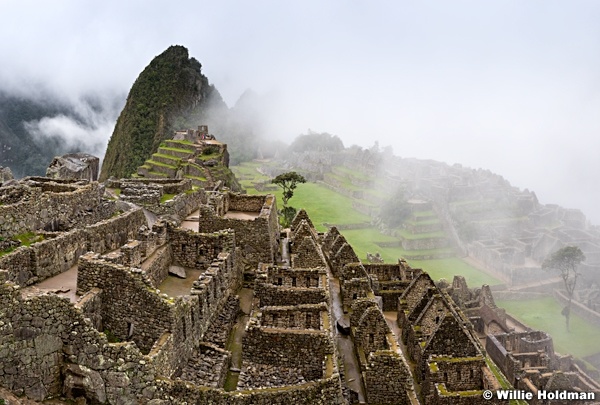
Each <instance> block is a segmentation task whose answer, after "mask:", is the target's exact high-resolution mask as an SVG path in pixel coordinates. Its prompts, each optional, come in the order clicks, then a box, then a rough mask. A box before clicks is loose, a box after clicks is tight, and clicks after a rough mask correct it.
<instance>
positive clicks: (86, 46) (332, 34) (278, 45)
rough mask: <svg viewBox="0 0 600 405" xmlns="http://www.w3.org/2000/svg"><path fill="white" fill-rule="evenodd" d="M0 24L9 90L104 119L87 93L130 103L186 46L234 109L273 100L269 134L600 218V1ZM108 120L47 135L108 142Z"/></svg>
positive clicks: (130, 4)
mask: <svg viewBox="0 0 600 405" xmlns="http://www.w3.org/2000/svg"><path fill="white" fill-rule="evenodd" d="M175 4H176V5H175ZM0 15H1V16H2V24H0V35H1V38H2V40H1V41H0V60H1V61H2V62H1V65H0V87H2V88H4V89H8V90H10V91H12V92H19V93H21V94H34V95H36V97H48V95H58V96H60V97H61V98H62V99H63V100H66V101H68V102H70V103H73V104H74V105H77V106H78V108H80V110H81V111H84V113H86V114H92V115H93V114H94V113H93V112H90V111H88V109H87V107H86V105H85V103H82V97H84V96H89V95H90V94H94V95H96V96H98V97H99V98H100V99H103V98H106V99H110V98H111V97H114V96H115V95H120V96H122V97H124V96H125V95H126V94H127V92H128V90H129V88H130V87H131V85H132V84H133V82H134V80H135V78H136V77H137V76H138V74H139V73H140V72H141V71H142V70H143V69H144V67H145V66H146V65H147V64H148V63H149V62H150V60H151V59H152V58H153V57H154V56H156V55H158V54H160V53H161V52H163V51H164V50H165V49H166V48H167V47H168V46H170V45H174V44H180V45H184V46H186V47H187V48H188V49H189V51H190V55H191V56H194V57H196V58H197V59H198V60H199V61H200V62H201V63H202V65H203V72H204V74H205V75H206V76H207V77H208V78H209V80H210V81H211V82H212V83H213V84H215V86H216V87H217V89H218V90H219V91H220V93H221V94H222V95H223V97H224V99H225V101H226V102H227V103H228V105H230V106H232V105H233V104H234V103H235V102H236V100H237V98H238V97H239V96H240V95H241V94H242V93H243V92H244V91H245V90H246V89H248V88H251V89H253V90H255V91H256V92H257V93H259V94H261V95H265V96H267V97H268V98H269V99H270V100H276V102H272V105H274V106H276V108H275V107H274V108H273V115H272V120H271V122H270V123H269V126H268V128H269V135H270V136H273V137H279V138H281V139H284V140H288V141H289V140H291V139H292V138H293V137H295V136H296V135H298V134H299V133H302V132H306V131H307V129H308V128H310V129H312V130H314V131H319V132H321V131H324V132H329V133H332V134H335V135H338V136H340V137H341V138H342V139H343V140H344V143H345V145H346V146H350V145H351V144H358V145H361V146H365V147H369V146H371V145H373V143H374V142H375V141H376V140H377V141H378V142H379V144H380V145H381V146H386V145H391V146H392V147H393V149H394V153H395V154H396V155H399V156H403V157H417V158H423V159H435V160H440V161H445V162H447V163H450V164H453V163H461V164H463V165H465V166H469V167H473V168H478V167H481V168H485V169H490V170H492V171H493V172H496V173H498V174H501V175H503V176H504V177H505V178H507V179H508V180H509V181H510V182H511V183H512V184H513V185H515V186H518V187H520V188H529V189H532V190H534V191H535V192H536V193H537V195H538V198H539V199H540V202H542V203H557V204H560V205H563V206H565V207H569V208H581V209H582V210H583V211H584V212H585V213H586V215H587V216H588V217H589V218H590V219H592V220H593V222H594V223H597V224H600V209H599V207H600V191H599V190H598V188H597V187H596V184H597V183H598V182H597V176H598V174H599V173H600V170H599V169H600V160H599V159H598V157H597V154H598V151H600V136H599V134H600V131H599V130H600V116H599V112H600V108H599V107H600V97H599V91H600V81H599V77H600V76H599V75H600V24H598V21H600V2H598V1H594V0H591V1H577V0H569V1H552V0H538V1H534V0H515V1H510V0H502V1H491V0H490V1H481V0H476V1H445V0H444V1H413V2H405V1H352V0H347V1H302V2H287V1H260V0H255V1H219V2H203V1H180V2H171V1H169V2H167V1H126V2H122V1H102V2H98V1H84V0H72V1H67V0H64V1H61V0H54V1H52V2H44V1H23V0H19V1H14V0H0ZM106 112H107V113H106V114H103V115H102V116H98V117H91V118H90V120H89V126H90V128H81V126H79V127H78V126H77V125H76V124H75V125H74V124H73V123H65V122H64V119H63V121H61V120H60V119H53V118H52V117H49V119H48V120H46V121H45V122H43V123H37V124H39V125H37V128H36V130H38V131H42V132H43V131H50V132H52V131H54V133H60V134H63V135H64V136H65V137H67V138H69V137H81V136H86V135H85V134H90V135H93V136H94V137H95V138H94V139H95V141H96V139H98V138H99V139H100V141H102V142H103V143H104V144H105V143H106V141H107V140H108V137H109V136H110V134H111V132H112V129H113V127H114V121H115V119H116V115H117V114H118V111H114V108H113V109H110V108H107V110H106ZM59 118H60V117H59ZM88 130H89V132H86V131H88ZM217 135H218V134H217Z"/></svg>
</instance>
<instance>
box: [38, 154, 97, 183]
mask: <svg viewBox="0 0 600 405" xmlns="http://www.w3.org/2000/svg"><path fill="white" fill-rule="evenodd" d="M99 169H100V159H99V158H97V157H96V156H93V155H90V154H88V153H68V154H66V155H63V156H57V157H55V158H54V159H53V160H52V163H50V166H48V169H47V170H46V177H51V178H53V179H65V180H91V181H95V180H98V172H99Z"/></svg>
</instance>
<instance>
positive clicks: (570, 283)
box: [542, 246, 585, 331]
mask: <svg viewBox="0 0 600 405" xmlns="http://www.w3.org/2000/svg"><path fill="white" fill-rule="evenodd" d="M584 260H585V255H584V254H583V252H582V251H581V249H579V248H578V247H577V246H565V247H564V248H562V249H559V250H557V251H556V252H554V253H552V254H551V255H550V256H549V257H547V258H546V260H544V262H543V263H542V269H544V270H558V271H560V276H561V278H562V279H563V282H564V285H565V290H566V291H567V297H568V298H569V302H568V303H567V306H566V307H564V308H563V311H562V314H563V315H564V316H565V321H566V323H567V331H568V330H569V316H570V315H571V301H572V300H573V293H574V292H575V286H576V285H577V278H578V277H579V275H580V273H579V272H578V271H577V267H578V266H579V265H580V264H581V262H583V261H584Z"/></svg>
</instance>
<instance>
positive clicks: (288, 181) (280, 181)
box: [271, 172, 306, 228]
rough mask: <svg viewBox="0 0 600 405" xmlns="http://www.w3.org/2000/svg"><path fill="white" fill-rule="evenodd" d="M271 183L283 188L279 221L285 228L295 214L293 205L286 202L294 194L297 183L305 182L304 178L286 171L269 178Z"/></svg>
mask: <svg viewBox="0 0 600 405" xmlns="http://www.w3.org/2000/svg"><path fill="white" fill-rule="evenodd" d="M271 183H273V184H277V185H278V186H279V187H281V188H282V189H283V208H282V209H281V210H280V211H279V216H280V220H279V222H280V224H281V225H282V226H283V227H284V228H287V227H289V226H290V224H291V223H292V220H293V219H294V216H295V215H296V209H295V208H294V207H288V206H287V203H288V201H289V200H290V198H292V197H293V196H294V190H295V189H296V187H297V186H298V184H299V183H306V179H305V178H304V176H302V175H301V174H298V173H296V172H287V173H282V174H280V175H279V176H277V177H275V178H274V179H273V180H271Z"/></svg>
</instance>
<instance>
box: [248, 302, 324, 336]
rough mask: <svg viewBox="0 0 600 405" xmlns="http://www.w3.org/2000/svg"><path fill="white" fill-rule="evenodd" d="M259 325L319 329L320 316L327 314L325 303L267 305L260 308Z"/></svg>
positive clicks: (320, 324) (320, 326)
mask: <svg viewBox="0 0 600 405" xmlns="http://www.w3.org/2000/svg"><path fill="white" fill-rule="evenodd" d="M261 313H262V315H261V320H260V325H261V326H262V327H264V328H283V329H315V330H321V329H322V327H323V325H322V317H324V316H327V307H325V304H323V303H321V304H302V305H293V306H276V307H272V306H268V307H263V308H261Z"/></svg>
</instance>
